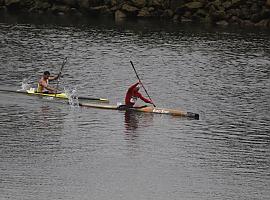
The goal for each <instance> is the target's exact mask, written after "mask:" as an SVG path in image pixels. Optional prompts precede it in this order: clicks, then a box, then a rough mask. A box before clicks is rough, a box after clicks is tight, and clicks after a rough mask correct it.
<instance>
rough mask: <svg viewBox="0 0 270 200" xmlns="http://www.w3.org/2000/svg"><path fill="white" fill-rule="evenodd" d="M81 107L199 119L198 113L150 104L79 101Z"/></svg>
mask: <svg viewBox="0 0 270 200" xmlns="http://www.w3.org/2000/svg"><path fill="white" fill-rule="evenodd" d="M80 106H81V107H89V108H98V109H109V110H126V111H135V112H145V113H156V114H167V115H173V116H180V117H187V118H193V119H199V114H197V113H192V112H185V111H182V110H179V109H167V108H156V107H152V106H146V107H138V108H136V107H133V108H129V107H119V106H116V105H109V104H104V105H103V104H94V103H91V104H90V103H81V104H80Z"/></svg>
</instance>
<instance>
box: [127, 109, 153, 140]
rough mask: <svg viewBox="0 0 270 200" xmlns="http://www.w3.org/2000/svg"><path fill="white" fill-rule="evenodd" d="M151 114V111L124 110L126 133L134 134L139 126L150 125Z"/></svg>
mask: <svg viewBox="0 0 270 200" xmlns="http://www.w3.org/2000/svg"><path fill="white" fill-rule="evenodd" d="M152 123H153V114H151V113H140V112H133V111H128V110H127V111H125V128H126V134H131V135H133V136H134V134H135V132H136V129H138V128H139V127H140V126H142V127H143V128H145V127H147V126H150V125H152Z"/></svg>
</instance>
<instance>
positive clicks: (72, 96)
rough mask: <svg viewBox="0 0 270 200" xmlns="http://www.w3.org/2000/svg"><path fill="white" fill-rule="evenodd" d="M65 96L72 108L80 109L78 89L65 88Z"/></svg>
mask: <svg viewBox="0 0 270 200" xmlns="http://www.w3.org/2000/svg"><path fill="white" fill-rule="evenodd" d="M64 91H65V94H66V95H67V97H68V103H69V105H70V106H71V107H73V108H76V107H79V99H78V95H77V89H76V88H74V89H69V88H64Z"/></svg>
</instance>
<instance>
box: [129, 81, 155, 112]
mask: <svg viewBox="0 0 270 200" xmlns="http://www.w3.org/2000/svg"><path fill="white" fill-rule="evenodd" d="M139 89H140V81H139V82H137V83H135V84H134V85H132V86H130V88H129V89H128V91H127V94H126V98H125V104H126V106H128V107H133V106H134V104H135V103H136V101H137V99H138V98H140V99H141V100H143V101H144V102H145V103H151V104H153V102H152V101H151V100H149V99H147V98H145V97H143V96H142V94H141V93H140V92H139Z"/></svg>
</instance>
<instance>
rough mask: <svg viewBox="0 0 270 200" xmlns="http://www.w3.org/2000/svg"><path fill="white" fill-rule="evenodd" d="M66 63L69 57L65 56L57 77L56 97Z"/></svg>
mask: <svg viewBox="0 0 270 200" xmlns="http://www.w3.org/2000/svg"><path fill="white" fill-rule="evenodd" d="M66 63H67V57H65V59H64V60H63V63H62V66H61V68H60V71H59V73H58V79H57V86H56V91H55V97H56V94H57V90H58V86H59V79H60V76H61V73H62V70H63V68H64V66H65V64H66Z"/></svg>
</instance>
